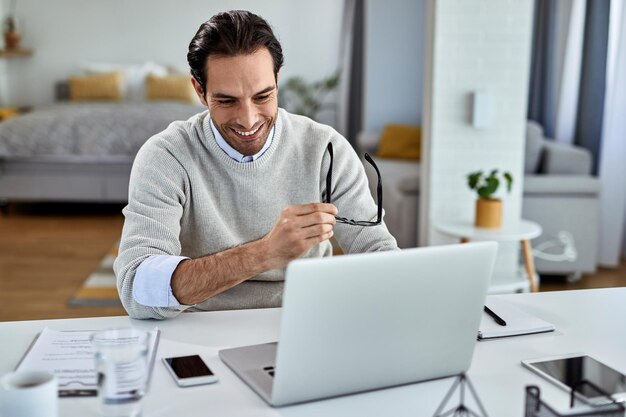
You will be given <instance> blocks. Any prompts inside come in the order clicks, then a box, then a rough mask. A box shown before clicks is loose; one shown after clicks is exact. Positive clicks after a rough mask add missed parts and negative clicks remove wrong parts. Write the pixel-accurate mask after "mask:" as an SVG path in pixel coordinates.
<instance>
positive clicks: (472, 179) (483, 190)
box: [467, 169, 513, 199]
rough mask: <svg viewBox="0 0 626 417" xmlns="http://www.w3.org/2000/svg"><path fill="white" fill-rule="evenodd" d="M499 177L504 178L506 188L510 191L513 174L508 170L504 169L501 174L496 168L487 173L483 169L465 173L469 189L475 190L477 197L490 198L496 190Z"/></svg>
mask: <svg viewBox="0 0 626 417" xmlns="http://www.w3.org/2000/svg"><path fill="white" fill-rule="evenodd" d="M501 179H504V181H505V182H506V190H507V192H509V193H510V192H511V186H512V185H513V176H512V175H511V173H510V172H508V171H504V172H502V173H501V174H500V173H499V172H498V170H497V169H493V170H491V172H489V173H488V174H487V173H486V172H483V171H476V172H472V173H470V174H468V175H467V185H468V186H469V188H470V189H471V190H474V191H476V194H478V197H479V198H485V199H491V198H493V197H492V196H493V195H494V194H495V193H496V191H498V187H499V186H500V180H501Z"/></svg>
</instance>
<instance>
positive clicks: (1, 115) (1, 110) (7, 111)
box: [0, 107, 20, 121]
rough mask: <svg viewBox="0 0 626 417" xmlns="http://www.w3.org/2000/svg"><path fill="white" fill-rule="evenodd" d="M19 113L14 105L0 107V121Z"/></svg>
mask: <svg viewBox="0 0 626 417" xmlns="http://www.w3.org/2000/svg"><path fill="white" fill-rule="evenodd" d="M18 114H20V112H19V110H18V109H16V108H15V107H0V121H2V120H6V119H10V118H11V117H15V116H17V115H18Z"/></svg>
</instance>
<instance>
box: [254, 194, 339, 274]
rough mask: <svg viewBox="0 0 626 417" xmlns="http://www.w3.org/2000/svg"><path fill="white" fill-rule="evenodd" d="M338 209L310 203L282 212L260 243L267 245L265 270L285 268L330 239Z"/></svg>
mask: <svg viewBox="0 0 626 417" xmlns="http://www.w3.org/2000/svg"><path fill="white" fill-rule="evenodd" d="M336 214H337V208H336V207H335V206H334V205H333V204H327V203H310V204H302V205H297V206H288V207H286V208H284V209H283V211H282V212H281V214H280V217H279V218H278V221H277V222H276V224H275V225H274V228H273V229H272V230H271V231H270V232H269V233H268V234H267V235H265V236H264V237H263V238H262V239H261V241H263V242H264V244H265V245H267V255H268V259H267V261H268V264H267V265H266V267H267V268H268V269H276V268H284V267H285V266H286V265H287V264H288V263H289V261H292V260H294V259H296V258H299V257H300V256H302V255H303V254H304V253H305V252H306V251H308V250H309V249H311V248H312V247H313V246H315V245H317V244H318V243H320V242H323V241H325V240H328V239H330V238H331V237H332V236H333V227H334V225H335V215H336Z"/></svg>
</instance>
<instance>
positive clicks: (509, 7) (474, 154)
mask: <svg viewBox="0 0 626 417" xmlns="http://www.w3.org/2000/svg"><path fill="white" fill-rule="evenodd" d="M532 5H533V2H532V1H531V0H524V1H522V0H475V1H471V2H468V1H465V0H429V3H428V13H429V16H428V19H429V22H430V23H429V24H430V25H431V27H430V29H429V32H428V37H429V41H428V44H429V46H428V48H427V50H428V54H427V55H428V56H427V58H426V62H428V67H427V74H426V77H425V84H426V85H425V89H426V94H425V102H424V148H423V151H424V152H423V154H424V155H425V161H424V163H425V170H424V171H423V172H424V174H425V175H423V176H422V181H421V194H420V227H419V230H420V244H421V245H424V244H436V243H447V242H448V240H446V239H444V238H443V237H442V236H439V235H437V234H436V233H435V232H434V231H433V230H432V228H431V225H432V222H433V221H436V220H445V219H455V220H467V221H468V222H472V220H473V216H474V201H475V199H476V196H475V194H474V193H473V192H472V191H471V190H469V189H468V187H467V185H466V175H467V174H468V173H469V172H472V171H475V170H479V169H481V170H490V169H492V168H499V169H505V170H508V171H510V172H511V173H512V174H513V177H514V185H513V190H512V192H511V194H507V195H505V196H503V201H504V213H503V215H504V222H505V223H514V222H516V221H518V220H519V219H520V218H521V203H522V201H521V197H522V181H523V174H522V173H523V166H524V141H525V127H526V106H527V101H528V98H527V92H528V78H529V67H530V43H531V31H532V12H533V7H532ZM478 89H480V90H484V91H486V92H487V93H488V94H489V96H490V97H491V102H492V106H491V107H492V121H491V125H490V126H489V127H487V128H482V129H479V128H474V127H472V126H471V124H470V116H471V105H470V100H469V97H470V93H471V92H472V91H475V90H478ZM503 249H504V248H502V246H501V250H500V253H501V254H502V255H504V256H499V260H500V263H499V265H498V266H497V268H500V269H501V270H503V271H504V270H505V269H507V268H509V269H510V271H508V273H509V274H512V273H513V272H514V268H515V267H516V265H517V260H518V254H517V252H516V251H514V250H513V249H506V250H503Z"/></svg>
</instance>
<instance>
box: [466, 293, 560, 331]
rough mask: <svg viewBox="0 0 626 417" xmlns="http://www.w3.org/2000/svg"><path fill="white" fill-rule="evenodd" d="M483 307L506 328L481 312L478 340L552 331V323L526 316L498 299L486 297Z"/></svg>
mask: <svg viewBox="0 0 626 417" xmlns="http://www.w3.org/2000/svg"><path fill="white" fill-rule="evenodd" d="M485 305H486V306H487V307H489V308H490V309H491V311H493V312H494V313H496V314H497V315H498V316H499V317H501V318H502V319H503V320H504V321H505V322H506V326H501V325H499V324H498V323H496V322H495V320H494V319H493V317H491V316H489V315H488V314H487V313H485V312H483V317H482V319H481V322H480V327H479V329H478V338H479V339H492V338H494V337H505V336H517V335H522V334H531V333H542V332H551V331H553V330H554V325H553V324H552V323H548V322H547V321H545V320H542V319H540V318H539V317H535V316H533V315H532V314H528V313H527V312H525V311H523V310H521V309H519V308H517V307H515V306H514V305H512V304H511V303H509V302H507V301H505V300H502V299H500V298H497V297H488V298H487V301H486V302H485Z"/></svg>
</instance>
